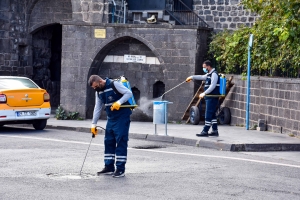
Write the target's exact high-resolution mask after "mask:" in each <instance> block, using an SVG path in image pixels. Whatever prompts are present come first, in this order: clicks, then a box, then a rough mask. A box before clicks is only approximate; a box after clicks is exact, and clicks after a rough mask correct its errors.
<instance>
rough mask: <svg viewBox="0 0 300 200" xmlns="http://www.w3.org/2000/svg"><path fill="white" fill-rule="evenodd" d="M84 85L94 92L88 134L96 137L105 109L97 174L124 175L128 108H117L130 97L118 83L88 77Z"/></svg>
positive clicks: (127, 90)
mask: <svg viewBox="0 0 300 200" xmlns="http://www.w3.org/2000/svg"><path fill="white" fill-rule="evenodd" d="M88 84H89V85H90V86H91V87H92V88H93V89H94V90H95V91H96V92H95V95H96V97H95V99H96V103H95V108H94V114H93V121H92V126H91V132H92V134H94V135H97V129H96V125H97V121H98V119H99V118H100V115H101V110H102V107H103V106H105V111H106V113H107V124H106V130H105V137H104V168H103V169H102V171H99V172H97V175H98V176H99V175H102V174H109V175H112V176H113V177H115V178H119V177H123V176H125V164H126V160H127V145H128V132H129V125H130V115H131V113H132V112H131V109H130V108H128V107H121V105H122V104H125V105H126V104H129V103H128V102H127V100H128V99H129V98H131V97H132V92H131V91H130V90H129V89H128V88H126V87H125V86H124V85H123V84H122V83H120V82H118V81H113V80H111V79H108V78H106V79H102V78H101V77H99V76H97V75H92V76H91V77H90V78H89V80H88Z"/></svg>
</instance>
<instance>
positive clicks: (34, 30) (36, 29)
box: [28, 22, 60, 35]
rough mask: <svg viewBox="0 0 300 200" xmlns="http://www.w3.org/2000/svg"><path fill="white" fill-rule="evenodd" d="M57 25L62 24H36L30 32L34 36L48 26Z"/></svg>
mask: <svg viewBox="0 0 300 200" xmlns="http://www.w3.org/2000/svg"><path fill="white" fill-rule="evenodd" d="M56 24H60V23H57V22H53V23H47V22H43V23H39V24H36V25H34V26H33V27H31V28H30V29H29V30H28V32H29V33H30V34H31V35H33V34H35V33H36V32H38V31H39V30H41V29H43V28H46V27H47V26H52V25H56Z"/></svg>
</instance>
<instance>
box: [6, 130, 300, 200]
mask: <svg viewBox="0 0 300 200" xmlns="http://www.w3.org/2000/svg"><path fill="white" fill-rule="evenodd" d="M90 140H91V135H89V134H87V133H81V132H72V131H64V130H44V131H35V130H33V129H32V128H12V127H8V128H3V129H2V130H1V131H0V199H1V200H6V199H26V200H27V199H29V200H31V199H39V200H40V199H43V200H44V199H45V200H48V199H49V200H50V199H51V200H53V199H56V200H60V199H72V200H73V199H111V200H112V199H118V200H119V199H122V200H123V199H125V200H126V199H130V200H135V199H139V200H140V199H222V200H223V199H255V200H258V199H272V200H274V199H280V200H282V199H295V200H296V199H300V156H299V155H300V154H299V152H264V153H237V152H227V151H217V150H212V149H205V148H198V147H188V146H181V145H174V144H167V143H159V142H149V141H143V140H133V139H131V140H130V141H129V150H128V162H127V165H126V167H127V169H126V176H125V177H124V178H112V177H111V176H108V175H106V176H95V174H96V172H97V171H99V170H101V169H102V168H103V136H102V135H99V136H97V137H96V138H94V139H93V141H92V145H91V147H90V150H89V152H88V155H87V158H86V161H85V164H84V166H83V170H82V176H81V177H80V176H79V172H80V169H81V166H82V164H83V160H84V157H85V154H86V152H87V148H88V145H89V142H90ZM282 153H283V154H282Z"/></svg>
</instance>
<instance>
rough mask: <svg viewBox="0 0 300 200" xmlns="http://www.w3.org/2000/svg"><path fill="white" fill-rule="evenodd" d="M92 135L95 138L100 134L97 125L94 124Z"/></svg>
mask: <svg viewBox="0 0 300 200" xmlns="http://www.w3.org/2000/svg"><path fill="white" fill-rule="evenodd" d="M91 133H92V134H93V136H96V135H97V134H98V130H97V128H96V124H92V126H91Z"/></svg>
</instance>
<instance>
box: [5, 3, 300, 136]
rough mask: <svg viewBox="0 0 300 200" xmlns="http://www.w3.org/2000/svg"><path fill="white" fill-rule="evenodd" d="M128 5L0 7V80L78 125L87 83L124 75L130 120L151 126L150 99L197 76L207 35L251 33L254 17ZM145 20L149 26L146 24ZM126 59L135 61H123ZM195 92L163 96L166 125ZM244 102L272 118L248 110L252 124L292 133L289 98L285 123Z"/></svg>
mask: <svg viewBox="0 0 300 200" xmlns="http://www.w3.org/2000/svg"><path fill="white" fill-rule="evenodd" d="M124 2H125V3H124ZM133 2H136V1H131V0H128V1H124V0H114V1H112V0H52V1H48V0H1V1H0V75H8V76H12V75H18V76H26V77H29V78H32V79H33V80H34V81H35V82H37V83H38V84H39V85H40V87H42V88H45V89H47V91H48V92H49V93H50V95H51V105H52V107H53V109H55V108H56V107H58V106H59V105H62V107H63V108H64V109H66V110H67V111H72V112H74V111H77V112H79V113H80V115H81V116H82V117H83V118H91V116H92V114H93V106H94V101H95V96H94V92H93V91H92V90H91V88H90V87H89V86H88V85H87V80H88V78H89V76H90V75H91V74H98V75H100V76H102V77H109V78H117V77H119V76H121V75H125V76H126V77H127V78H128V79H129V81H130V83H131V87H132V90H133V93H134V95H135V98H136V100H137V102H138V103H139V109H136V110H135V111H134V115H133V120H151V109H152V108H151V106H152V100H153V99H155V98H157V97H160V96H161V95H162V94H163V93H164V92H166V91H168V90H169V89H171V88H173V87H174V86H176V85H178V84H179V83H181V82H183V81H184V80H185V78H186V77H187V76H189V75H193V74H201V73H202V66H201V64H202V62H203V61H204V60H205V57H206V52H207V47H208V42H209V36H210V34H211V33H212V32H214V31H215V32H217V31H221V30H224V29H229V30H235V29H236V28H238V27H240V26H243V25H245V26H251V25H253V23H254V21H255V19H256V18H257V16H256V15H255V14H253V13H250V12H249V11H247V10H246V9H244V8H243V6H242V5H240V1H239V0H160V1H154V0H153V1H149V2H150V4H147V2H148V1H142V2H140V4H138V3H133ZM149 2H148V3H149ZM151 2H152V3H151ZM155 2H157V4H153V3H155ZM183 4H184V5H183ZM152 16H154V18H155V20H154V21H155V23H151V22H150V21H148V19H149V18H151V17H152ZM149 22H150V23H149ZM152 22H153V21H152ZM128 56H131V57H134V58H135V59H136V58H139V59H140V60H139V61H136V60H135V62H132V61H128ZM234 80H235V79H234ZM263 82H264V81H261V82H260V83H261V85H262V86H263V85H264V84H265V83H263ZM266 82H268V81H266ZM253 83H254V84H252V85H257V84H256V82H255V81H254V82H253ZM239 84H241V83H240V80H239V81H238V79H236V82H235V86H234V88H233V90H232V91H233V92H232V93H231V95H228V97H227V99H226V101H225V103H226V106H228V107H230V108H231V110H232V124H233V125H235V124H241V123H243V122H244V121H243V120H244V117H243V112H244V111H243V109H244V107H243V105H244V102H245V98H242V96H243V95H241V93H242V94H243V90H241V89H239ZM197 87H198V86H197V85H193V84H183V85H181V86H180V87H178V88H177V89H175V90H172V91H171V92H169V93H167V94H166V95H165V99H166V100H168V101H171V102H173V104H171V105H169V119H170V120H176V121H179V120H180V118H181V116H182V114H183V112H184V111H185V109H186V107H187V106H188V103H189V102H190V100H191V98H192V97H193V95H194V92H195V91H196V90H197ZM255 87H256V86H255ZM255 87H254V86H253V87H252V89H253V91H254V90H255V91H256V88H255ZM295 87H298V86H297V84H296V85H295ZM274 94H275V90H274V93H273V95H274ZM251 95H252V96H253V98H254V99H255V102H256V103H259V104H260V106H261V107H260V110H264V113H270V112H272V119H270V117H269V114H268V116H267V115H265V114H263V115H260V116H257V112H256V111H257V110H255V109H256V108H257V107H253V109H252V110H251V114H250V115H251V116H252V118H251V120H252V121H251V122H252V123H253V124H254V123H255V121H256V118H259V117H265V118H266V119H267V120H268V122H269V123H268V126H269V127H270V128H271V129H272V130H275V129H276V130H278V127H283V128H280V129H287V128H288V127H291V126H290V121H289V119H292V120H293V127H297V128H293V129H292V130H294V132H295V134H299V132H297V131H299V130H298V126H296V124H295V123H296V122H295V121H296V120H297V119H296V116H299V115H298V114H297V113H294V112H296V111H292V110H293V109H294V107H295V106H296V105H297V106H299V102H298V100H296V98H294V99H295V100H294V101H295V102H293V103H292V102H291V106H290V107H288V108H284V112H285V113H289V114H286V115H289V118H288V117H287V118H282V117H281V116H282V115H280V114H279V113H282V112H281V111H282V110H280V109H279V108H278V109H279V110H280V112H279V110H278V114H277V115H278V116H276V113H277V112H276V109H277V108H275V107H276V106H277V104H276V105H275V104H274V105H273V104H272V106H271V107H272V108H269V107H270V106H269V104H264V103H263V102H264V99H263V97H261V98H260V99H261V100H257V95H256V94H253V93H251ZM295 95H296V96H297V95H298V93H297V94H295ZM237 96H238V97H239V98H238V99H239V100H237ZM240 97H241V98H240ZM260 101H261V102H260ZM237 102H238V103H237ZM278 102H279V100H278ZM237 104H238V105H239V106H240V107H238V106H237ZM266 109H267V110H269V109H271V110H272V111H266ZM273 111H274V112H273ZM279 115H280V116H279ZM279 118H280V119H279ZM276 130H275V131H276Z"/></svg>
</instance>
